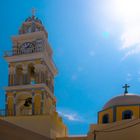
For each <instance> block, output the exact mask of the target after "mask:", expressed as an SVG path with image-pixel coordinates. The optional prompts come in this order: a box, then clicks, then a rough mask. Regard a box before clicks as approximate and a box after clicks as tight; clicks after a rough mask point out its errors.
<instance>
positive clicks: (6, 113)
mask: <svg viewBox="0 0 140 140" xmlns="http://www.w3.org/2000/svg"><path fill="white" fill-rule="evenodd" d="M5 116H8V103H7V93H6V94H5Z"/></svg>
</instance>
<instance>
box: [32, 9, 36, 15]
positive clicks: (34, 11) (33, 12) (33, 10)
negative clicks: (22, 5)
mask: <svg viewBox="0 0 140 140" xmlns="http://www.w3.org/2000/svg"><path fill="white" fill-rule="evenodd" d="M35 13H36V9H35V8H32V16H35Z"/></svg>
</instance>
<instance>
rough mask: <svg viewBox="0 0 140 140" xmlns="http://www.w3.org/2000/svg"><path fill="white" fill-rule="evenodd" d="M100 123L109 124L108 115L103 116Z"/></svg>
mask: <svg viewBox="0 0 140 140" xmlns="http://www.w3.org/2000/svg"><path fill="white" fill-rule="evenodd" d="M102 123H109V115H108V114H105V115H104V116H103V119H102Z"/></svg>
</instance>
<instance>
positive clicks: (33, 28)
mask: <svg viewBox="0 0 140 140" xmlns="http://www.w3.org/2000/svg"><path fill="white" fill-rule="evenodd" d="M38 31H45V29H44V26H43V25H42V21H41V20H40V19H38V18H37V17H36V16H34V15H32V16H31V17H28V18H27V19H26V20H25V22H23V24H22V26H21V27H20V29H19V34H26V33H31V32H38Z"/></svg>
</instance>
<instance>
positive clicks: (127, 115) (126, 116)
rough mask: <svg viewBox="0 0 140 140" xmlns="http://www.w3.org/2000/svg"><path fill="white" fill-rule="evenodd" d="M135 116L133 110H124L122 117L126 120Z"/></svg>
mask: <svg viewBox="0 0 140 140" xmlns="http://www.w3.org/2000/svg"><path fill="white" fill-rule="evenodd" d="M132 116H133V112H132V111H131V110H125V111H123V112H122V119H123V120H126V119H132Z"/></svg>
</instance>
